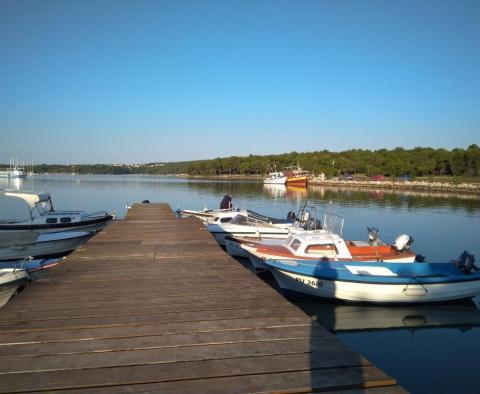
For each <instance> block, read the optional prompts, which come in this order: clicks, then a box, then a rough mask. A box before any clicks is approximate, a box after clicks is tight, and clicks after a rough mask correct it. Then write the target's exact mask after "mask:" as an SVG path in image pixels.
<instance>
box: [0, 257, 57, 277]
mask: <svg viewBox="0 0 480 394" xmlns="http://www.w3.org/2000/svg"><path fill="white" fill-rule="evenodd" d="M61 261H63V259H62V258H60V259H33V258H30V257H25V258H24V259H21V260H7V261H0V269H2V268H20V269H24V270H25V271H27V272H28V273H34V272H39V271H43V270H47V269H49V268H53V267H56V266H57V265H58V264H59V263H60V262H61Z"/></svg>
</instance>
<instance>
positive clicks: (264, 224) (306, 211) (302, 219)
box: [207, 205, 320, 246]
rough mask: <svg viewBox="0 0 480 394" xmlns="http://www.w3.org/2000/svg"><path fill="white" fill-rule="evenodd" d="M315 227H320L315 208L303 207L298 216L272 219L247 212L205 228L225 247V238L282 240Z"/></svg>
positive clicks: (288, 215)
mask: <svg viewBox="0 0 480 394" xmlns="http://www.w3.org/2000/svg"><path fill="white" fill-rule="evenodd" d="M311 210H313V211H311ZM312 212H313V213H312ZM317 226H318V227H319V226H320V222H319V221H318V220H316V217H315V207H307V206H306V205H304V206H302V207H301V208H300V212H299V214H298V215H296V214H295V212H292V211H290V212H289V213H288V214H287V218H286V219H274V218H270V217H268V216H264V215H260V214H258V213H256V212H252V211H248V212H247V215H245V214H238V215H236V216H235V217H234V218H232V219H231V220H230V221H229V222H228V223H222V222H221V221H219V220H217V221H214V222H211V223H209V224H208V226H207V228H208V231H210V233H211V234H212V235H213V236H214V237H215V239H216V240H217V242H218V243H219V244H220V245H222V246H225V239H226V238H227V237H235V238H238V237H256V238H262V239H263V238H280V239H284V238H287V237H288V236H289V235H290V234H292V233H297V232H303V231H306V230H314V229H316V228H317Z"/></svg>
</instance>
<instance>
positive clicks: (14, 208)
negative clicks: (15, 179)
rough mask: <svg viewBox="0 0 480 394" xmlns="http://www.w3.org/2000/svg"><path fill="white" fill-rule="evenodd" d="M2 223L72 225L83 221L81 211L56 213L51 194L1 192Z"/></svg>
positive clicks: (0, 219) (0, 218)
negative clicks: (71, 223)
mask: <svg viewBox="0 0 480 394" xmlns="http://www.w3.org/2000/svg"><path fill="white" fill-rule="evenodd" d="M0 212H1V213H2V216H1V217H0V223H2V224H15V223H25V222H30V223H32V224H43V223H46V224H55V223H70V222H77V221H80V220H82V212H80V211H55V210H54V209H53V204H52V199H51V197H50V194H49V193H46V192H43V193H31V192H18V191H9V190H2V191H0Z"/></svg>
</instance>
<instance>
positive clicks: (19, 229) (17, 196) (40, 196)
mask: <svg viewBox="0 0 480 394" xmlns="http://www.w3.org/2000/svg"><path fill="white" fill-rule="evenodd" d="M0 212H1V215H0V247H2V246H10V245H20V244H31V243H32V242H34V241H35V240H36V239H37V237H38V236H39V235H40V234H46V233H55V232H64V231H89V232H97V231H100V230H102V229H103V228H104V227H105V226H106V225H107V224H108V223H110V222H111V221H112V219H113V218H114V215H113V214H110V213H108V212H105V211H101V212H84V211H56V210H54V209H53V204H52V199H51V197H50V194H48V193H46V192H43V193H31V192H24V191H12V190H0Z"/></svg>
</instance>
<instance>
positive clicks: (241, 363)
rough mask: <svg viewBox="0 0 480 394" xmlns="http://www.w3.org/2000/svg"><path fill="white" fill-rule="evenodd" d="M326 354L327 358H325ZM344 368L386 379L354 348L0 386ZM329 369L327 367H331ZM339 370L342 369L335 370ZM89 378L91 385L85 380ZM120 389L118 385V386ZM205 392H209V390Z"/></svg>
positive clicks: (28, 379) (74, 374) (4, 381)
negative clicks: (358, 356) (354, 350)
mask: <svg viewBox="0 0 480 394" xmlns="http://www.w3.org/2000/svg"><path fill="white" fill-rule="evenodd" d="M325 356H327V357H325ZM338 367H342V370H343V369H345V371H344V372H346V373H347V374H348V373H349V370H350V373H351V374H352V375H353V374H355V372H357V373H356V374H355V375H354V376H353V377H352V379H351V381H350V382H349V383H350V384H352V383H353V381H355V383H357V384H359V385H360V384H363V381H361V380H360V378H363V376H360V374H362V375H363V374H366V375H368V374H370V375H371V376H369V378H370V379H369V383H371V382H373V381H375V379H377V380H378V379H387V377H386V375H384V374H382V373H375V372H374V371H372V368H371V366H370V365H369V363H368V361H367V360H365V359H358V358H356V357H355V356H354V353H353V352H351V351H345V352H335V353H333V352H331V353H326V354H325V355H321V354H320V353H315V354H314V355H313V356H312V355H310V354H291V355H280V356H258V357H255V358H238V359H222V360H202V361H193V362H188V363H169V364H150V365H136V366H129V367H128V373H126V369H127V367H114V368H104V369H102V370H101V373H97V374H95V375H93V374H92V372H91V370H88V369H79V370H62V371H48V372H45V373H43V374H42V375H43V378H44V380H42V381H38V378H37V376H36V375H38V374H37V373H31V372H25V373H20V374H18V379H15V380H13V379H8V378H6V376H5V375H3V376H2V375H0V387H2V390H5V391H6V392H14V391H22V390H23V391H27V390H37V391H42V390H43V391H47V390H55V389H57V390H58V389H66V388H83V387H85V388H86V387H88V386H90V387H92V386H93V387H102V386H118V383H119V382H121V384H122V385H133V384H145V383H146V382H149V383H160V382H172V381H177V382H181V381H184V382H185V381H187V382H188V383H190V384H191V382H190V381H191V380H193V379H194V380H197V379H211V378H218V377H228V376H245V375H251V376H252V375H253V376H257V377H259V375H260V374H272V373H277V374H280V373H291V372H292V371H295V372H298V371H309V370H321V371H322V373H324V374H326V375H328V376H331V375H332V371H331V369H334V368H338ZM327 368H328V369H330V370H328V369H327ZM335 372H336V373H341V372H342V371H339V370H335ZM86 381H88V386H87V385H86V384H85V382H86ZM117 389H118V387H117ZM205 392H210V391H209V390H207V391H205Z"/></svg>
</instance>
